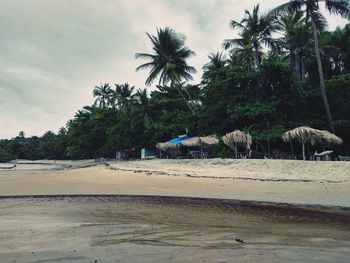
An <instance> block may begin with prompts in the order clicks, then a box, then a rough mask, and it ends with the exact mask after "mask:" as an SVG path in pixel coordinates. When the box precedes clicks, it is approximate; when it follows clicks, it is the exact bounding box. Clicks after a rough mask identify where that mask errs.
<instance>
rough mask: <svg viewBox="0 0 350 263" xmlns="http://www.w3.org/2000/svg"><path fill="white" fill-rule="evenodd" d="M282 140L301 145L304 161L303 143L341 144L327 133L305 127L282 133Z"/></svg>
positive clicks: (339, 140)
mask: <svg viewBox="0 0 350 263" xmlns="http://www.w3.org/2000/svg"><path fill="white" fill-rule="evenodd" d="M282 139H283V141H285V142H290V141H292V140H298V141H299V142H300V143H301V145H302V150H303V160H306V156H305V143H310V144H311V145H315V144H316V143H326V144H341V143H342V142H343V140H342V139H341V138H339V137H338V136H336V135H334V134H332V133H330V132H328V131H321V130H318V129H313V128H310V127H305V126H302V127H298V128H295V129H293V130H290V131H287V132H285V133H283V135H282Z"/></svg>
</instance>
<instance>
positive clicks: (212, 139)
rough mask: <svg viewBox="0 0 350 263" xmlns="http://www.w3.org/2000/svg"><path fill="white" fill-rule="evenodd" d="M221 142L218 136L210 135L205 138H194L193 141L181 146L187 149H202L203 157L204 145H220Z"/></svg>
mask: <svg viewBox="0 0 350 263" xmlns="http://www.w3.org/2000/svg"><path fill="white" fill-rule="evenodd" d="M218 143H219V140H218V138H216V135H210V136H205V137H192V138H191V139H188V140H185V141H183V142H181V145H183V146H185V147H200V156H202V155H203V154H202V151H203V146H204V145H214V144H218Z"/></svg>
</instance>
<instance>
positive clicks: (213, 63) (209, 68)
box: [202, 52, 227, 82]
mask: <svg viewBox="0 0 350 263" xmlns="http://www.w3.org/2000/svg"><path fill="white" fill-rule="evenodd" d="M208 58H209V62H208V63H207V64H205V65H204V66H203V71H204V73H203V76H202V79H203V81H204V82H208V81H210V80H213V79H215V78H216V77H218V76H219V73H220V71H221V70H223V69H224V68H225V66H226V64H227V60H226V57H225V55H224V54H223V53H222V52H216V53H215V54H214V53H210V54H209V56H208Z"/></svg>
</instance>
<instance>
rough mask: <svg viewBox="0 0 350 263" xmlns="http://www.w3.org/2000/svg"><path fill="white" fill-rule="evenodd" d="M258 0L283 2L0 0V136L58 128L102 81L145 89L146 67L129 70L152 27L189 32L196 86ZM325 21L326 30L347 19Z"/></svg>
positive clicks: (147, 44) (265, 6) (145, 46)
mask: <svg viewBox="0 0 350 263" xmlns="http://www.w3.org/2000/svg"><path fill="white" fill-rule="evenodd" d="M259 2H260V7H261V9H262V11H268V10H270V9H272V8H273V7H275V6H277V5H279V4H281V3H285V2H286V0H273V1H272V0H271V1H270V0H269V1H266V0H265V1H262V0H261V1H255V0H244V1H243V0H180V1H179V0H127V1H124V0H50V1H47V0H30V1H24V0H1V1H0V32H1V34H0V138H12V137H15V136H16V135H18V133H19V132H20V131H24V132H25V135H26V137H29V136H33V135H37V136H41V135H42V134H43V133H44V132H46V131H48V130H51V131H54V132H57V131H58V129H59V128H60V127H63V126H65V125H66V123H67V121H68V120H69V119H71V118H73V117H74V114H75V112H76V111H77V110H79V109H81V108H82V107H83V106H85V105H91V104H92V103H93V101H94V99H93V96H92V90H93V88H94V87H95V86H96V85H99V84H100V83H110V84H111V85H113V86H114V84H115V83H119V84H121V83H125V82H128V83H129V84H131V85H134V86H135V87H136V88H144V87H145V85H144V82H145V80H146V78H147V71H143V72H141V71H139V72H136V71H135V69H136V67H137V66H138V65H140V64H141V63H142V62H143V61H140V60H135V58H134V56H135V53H137V52H146V53H147V52H151V44H150V42H149V39H148V38H147V37H146V32H149V33H151V34H155V33H156V29H157V28H163V27H165V26H169V27H171V28H173V29H175V30H176V31H177V32H180V33H183V34H184V35H185V36H186V37H187V39H186V45H187V46H188V47H190V48H191V49H192V50H193V51H194V52H195V53H196V55H195V56H194V57H193V58H191V59H190V60H189V61H188V63H189V64H190V65H192V66H194V67H195V68H196V69H197V71H198V73H197V74H195V75H194V83H198V82H199V81H200V77H201V75H202V67H203V65H204V64H205V63H207V62H208V55H209V53H211V52H216V51H221V50H222V41H223V40H224V39H227V38H234V37H235V36H236V34H237V33H236V32H235V31H233V30H232V29H231V28H230V26H229V22H230V21H231V20H232V19H233V20H238V21H239V20H241V19H242V18H243V16H244V10H246V9H248V10H252V8H253V6H254V5H256V4H258V3H259ZM327 18H328V21H329V23H330V29H334V28H335V27H336V26H343V25H344V24H345V21H344V20H343V19H341V18H337V17H329V16H327ZM147 89H148V90H149V91H150V90H152V89H154V87H152V86H151V87H147Z"/></svg>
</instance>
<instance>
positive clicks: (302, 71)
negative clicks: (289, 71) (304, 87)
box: [300, 58, 306, 83]
mask: <svg viewBox="0 0 350 263" xmlns="http://www.w3.org/2000/svg"><path fill="white" fill-rule="evenodd" d="M300 64H301V82H302V83H305V75H306V71H305V62H304V58H300Z"/></svg>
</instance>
